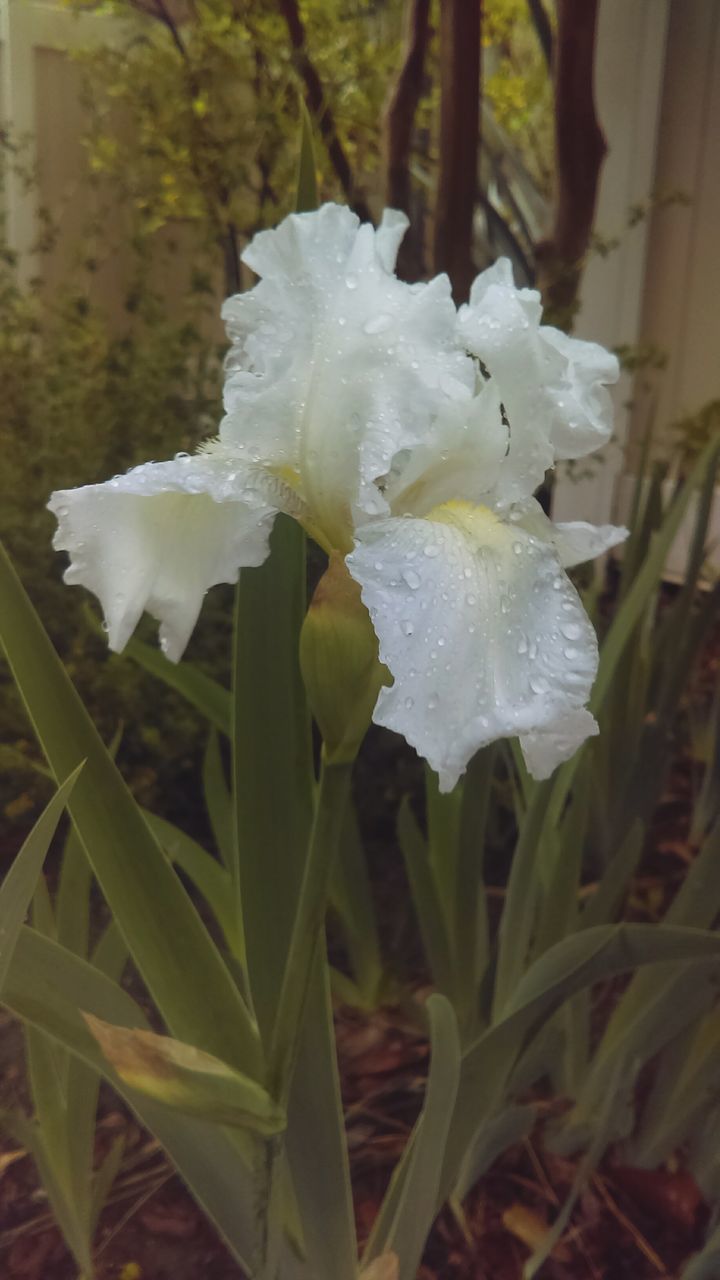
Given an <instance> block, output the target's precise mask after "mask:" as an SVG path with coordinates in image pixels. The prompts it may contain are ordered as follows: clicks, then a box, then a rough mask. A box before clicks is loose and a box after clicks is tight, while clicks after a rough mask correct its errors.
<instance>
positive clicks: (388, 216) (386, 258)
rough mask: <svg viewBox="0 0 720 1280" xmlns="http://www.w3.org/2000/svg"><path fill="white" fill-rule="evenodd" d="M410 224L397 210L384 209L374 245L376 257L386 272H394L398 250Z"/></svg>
mask: <svg viewBox="0 0 720 1280" xmlns="http://www.w3.org/2000/svg"><path fill="white" fill-rule="evenodd" d="M409 226H410V222H409V220H408V218H407V217H406V216H405V214H404V213H401V212H400V210H399V209H386V210H385V211H384V213H383V216H382V220H381V222H380V226H379V227H378V229H377V233H376V236H375V243H376V245H377V251H378V255H379V257H380V260H381V262H382V264H383V266H384V268H385V270H386V271H388V272H391V271H394V270H395V263H396V262H397V256H398V249H399V248H400V243H401V241H402V238H403V236H404V235H405V232H406V231H407V229H408V227H409Z"/></svg>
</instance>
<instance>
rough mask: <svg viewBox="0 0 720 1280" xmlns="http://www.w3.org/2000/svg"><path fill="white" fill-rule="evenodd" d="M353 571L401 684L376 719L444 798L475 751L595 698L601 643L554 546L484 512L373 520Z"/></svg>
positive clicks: (384, 697) (383, 696) (383, 654)
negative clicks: (412, 753) (421, 763)
mask: <svg viewBox="0 0 720 1280" xmlns="http://www.w3.org/2000/svg"><path fill="white" fill-rule="evenodd" d="M347 563H348V567H349V569H350V572H351V574H352V576H353V577H354V578H355V580H356V581H357V582H358V583H359V584H360V587H361V590H362V597H363V600H364V602H365V604H366V606H367V608H368V610H369V612H370V616H371V618H372V620H373V625H374V627H375V630H376V633H377V636H378V640H379V649H380V659H381V661H382V662H384V663H385V665H386V666H387V667H388V668H389V670H390V673H391V674H392V676H393V678H394V683H393V685H392V686H391V687H390V688H388V689H383V690H382V691H381V693H380V696H379V699H378V703H377V707H376V709H375V714H374V719H375V721H376V722H377V723H378V724H383V725H385V726H387V727H388V728H390V729H394V730H395V731H396V732H398V733H401V734H402V735H403V737H405V738H406V739H407V741H408V742H409V743H411V745H412V746H414V747H415V748H416V750H417V751H418V752H419V753H420V755H422V756H424V757H425V759H426V760H427V761H428V762H429V763H430V765H431V766H432V768H433V769H435V770H436V771H437V773H438V774H439V776H440V785H441V787H442V789H443V790H449V789H450V788H451V787H452V786H454V784H455V783H456V782H457V779H458V778H459V776H460V774H461V773H462V772H463V771H464V769H465V767H466V765H467V763H468V761H469V760H470V758H471V756H472V755H473V754H474V753H475V751H477V750H478V748H479V747H481V746H484V745H485V744H487V743H489V742H493V741H494V740H495V739H497V738H501V737H513V736H515V735H530V734H537V733H538V732H541V731H544V730H548V731H549V730H551V729H552V730H553V732H555V733H556V734H557V732H558V731H557V725H558V722H560V721H561V720H562V718H563V717H565V716H567V715H568V714H569V713H570V712H574V711H576V710H579V709H581V708H582V707H583V706H584V703H585V702H586V701H587V698H588V695H589V693H590V688H591V685H592V681H593V679H594V676H595V672H596V670H597V642H596V639H595V633H594V631H593V629H592V626H591V625H590V622H589V620H588V618H587V616H586V614H585V612H584V610H583V608H582V605H581V603H580V599H579V597H578V595H577V592H576V591H575V588H574V587H573V585H572V583H571V582H570V580H569V578H568V577H567V576H566V575H565V574H564V573H563V572H562V570H561V568H560V565H559V562H558V560H557V557H556V555H555V552H554V550H553V548H552V547H551V546H549V545H547V544H545V543H543V542H541V541H539V540H538V539H537V538H534V537H533V536H532V535H530V534H528V533H527V532H526V531H525V530H523V529H522V528H516V527H514V526H512V525H507V524H504V523H503V522H502V521H501V520H499V519H498V517H497V516H496V515H495V514H494V513H493V512H492V511H490V510H489V509H488V508H484V507H476V506H472V505H471V504H470V503H465V502H458V503H448V504H447V505H446V507H444V508H440V509H438V510H436V511H434V512H433V513H431V518H430V519H414V518H405V519H402V518H391V519H389V520H382V521H378V522H376V523H372V524H370V525H367V526H365V527H364V528H362V529H360V530H359V532H358V535H357V543H356V548H355V550H354V551H353V552H352V554H351V555H350V556H348V559H347ZM530 754H531V755H532V754H533V748H532V745H531V746H530ZM535 755H536V757H537V760H538V762H539V763H540V762H541V761H544V760H545V759H546V756H542V754H541V753H540V750H539V748H538V750H537V751H536V752H535ZM531 767H532V762H531ZM543 767H544V765H543Z"/></svg>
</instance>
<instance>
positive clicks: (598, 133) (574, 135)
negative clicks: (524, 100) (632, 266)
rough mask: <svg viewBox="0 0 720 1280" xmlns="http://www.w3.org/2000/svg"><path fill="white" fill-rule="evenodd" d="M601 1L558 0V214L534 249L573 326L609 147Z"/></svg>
mask: <svg viewBox="0 0 720 1280" xmlns="http://www.w3.org/2000/svg"><path fill="white" fill-rule="evenodd" d="M597 11H598V0H558V33H557V42H556V67H555V155H556V193H555V218H554V223H553V228H552V232H551V234H550V236H549V237H548V239H546V240H544V241H542V242H541V243H540V244H539V245H538V246H537V250H536V260H537V265H538V284H539V286H540V289H541V291H542V293H543V298H544V300H545V305H546V307H547V308H548V309H549V310H550V311H551V313H552V315H553V317H554V319H555V321H556V322H557V323H558V324H560V325H562V326H563V327H569V324H570V322H571V320H572V315H573V311H574V309H575V306H576V300H577V292H578V286H579V284H580V276H581V273H582V266H583V259H584V257H585V254H586V252H587V248H588V244H589V242H590V233H591V231H592V225H593V219H594V217H595V205H596V201H597V191H598V185H599V180H600V171H601V168H602V163H603V160H604V158H605V153H606V151H607V144H606V142H605V137H604V134H603V132H602V129H601V128H600V124H599V122H598V118H597V114H596V111H595V99H594V83H593V78H594V77H593V73H594V62H595V39H596V28H597Z"/></svg>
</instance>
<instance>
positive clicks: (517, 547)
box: [513, 542, 523, 556]
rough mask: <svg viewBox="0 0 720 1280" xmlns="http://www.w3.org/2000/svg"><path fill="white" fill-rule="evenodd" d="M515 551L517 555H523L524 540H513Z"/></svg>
mask: <svg viewBox="0 0 720 1280" xmlns="http://www.w3.org/2000/svg"><path fill="white" fill-rule="evenodd" d="M513 551H514V552H515V555H516V556H521V555H522V553H523V544H522V542H513Z"/></svg>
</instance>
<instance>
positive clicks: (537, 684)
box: [530, 676, 548, 693]
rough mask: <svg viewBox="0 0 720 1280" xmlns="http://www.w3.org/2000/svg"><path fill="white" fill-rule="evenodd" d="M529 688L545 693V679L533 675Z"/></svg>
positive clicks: (546, 688) (546, 685) (534, 691)
mask: <svg viewBox="0 0 720 1280" xmlns="http://www.w3.org/2000/svg"><path fill="white" fill-rule="evenodd" d="M530 688H531V689H532V691H533V693H547V691H548V683H547V680H543V679H542V677H541V676H533V677H532V679H531V681H530Z"/></svg>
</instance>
